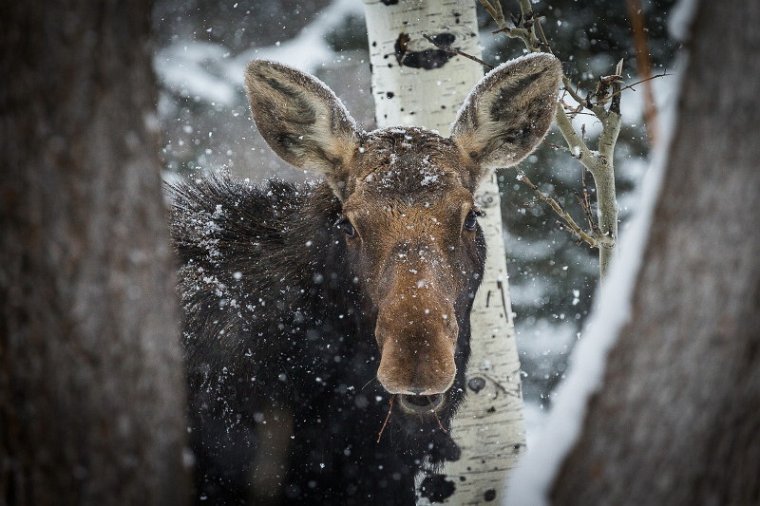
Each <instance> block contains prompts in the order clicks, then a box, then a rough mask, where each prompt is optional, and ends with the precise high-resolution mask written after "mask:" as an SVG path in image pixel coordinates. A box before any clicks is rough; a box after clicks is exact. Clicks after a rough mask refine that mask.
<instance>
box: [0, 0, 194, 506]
mask: <svg viewBox="0 0 760 506" xmlns="http://www.w3.org/2000/svg"><path fill="white" fill-rule="evenodd" d="M0 12H1V13H2V14H0V18H2V19H3V25H4V28H3V30H2V33H1V34H0V38H1V39H2V43H0V74H2V75H3V76H4V83H3V85H2V87H0V151H2V153H3V177H2V179H0V230H1V231H0V505H4V506H5V505H7V506H22V505H29V506H31V505H34V506H47V505H51V506H52V505H56V506H58V505H74V504H76V505H98V506H100V505H137V504H141V505H142V504H146V505H164V504H172V505H174V504H177V505H181V504H183V503H184V502H185V499H186V498H187V497H188V492H189V489H188V486H189V480H187V477H186V475H187V466H186V465H184V464H183V458H182V454H183V449H184V447H185V427H186V424H185V420H184V415H185V406H184V397H185V396H184V381H183V374H182V366H181V354H180V348H179V344H180V343H179V311H178V306H177V303H176V302H175V299H176V296H175V289H174V286H175V285H174V274H173V273H174V269H173V265H172V264H173V260H172V255H171V251H170V248H169V238H168V230H167V226H166V219H165V213H164V207H163V205H162V197H161V190H160V185H161V182H160V176H159V161H158V142H157V136H156V133H157V124H158V121H157V119H156V118H155V116H154V110H155V101H156V96H155V86H154V84H153V82H154V81H153V72H152V68H151V56H152V51H151V46H150V44H149V30H150V2H147V1H146V2H120V1H119V0H91V1H88V0H72V1H67V2H4V3H3V7H2V8H0Z"/></svg>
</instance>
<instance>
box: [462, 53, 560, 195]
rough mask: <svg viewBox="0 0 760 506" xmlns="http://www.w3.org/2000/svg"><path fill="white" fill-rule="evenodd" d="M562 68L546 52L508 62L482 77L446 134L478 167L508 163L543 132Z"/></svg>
mask: <svg viewBox="0 0 760 506" xmlns="http://www.w3.org/2000/svg"><path fill="white" fill-rule="evenodd" d="M561 77H562V66H561V65H560V62H559V60H558V59H557V58H555V57H554V56H552V55H550V54H548V53H534V54H530V55H527V56H523V57H522V58H518V59H516V60H512V61H509V62H506V63H504V64H503V65H501V66H499V67H497V68H496V69H494V70H493V71H491V72H490V73H489V74H488V75H486V76H485V77H484V78H483V79H482V80H481V81H480V82H479V83H478V84H477V85H476V86H475V88H474V89H473V91H472V92H471V93H470V96H469V97H468V98H467V100H466V101H465V103H464V105H463V106H462V108H461V109H460V110H459V114H458V115H457V119H456V120H455V121H454V125H453V126H452V128H451V138H452V139H453V140H454V142H455V143H456V144H457V146H458V147H459V149H460V151H461V153H462V156H463V157H464V158H465V160H468V161H471V162H474V165H475V166H477V167H478V169H477V170H479V171H480V173H478V174H473V176H474V179H475V180H474V181H473V183H474V184H477V181H478V180H479V178H480V176H482V172H483V169H487V168H496V167H509V166H511V165H515V164H516V163H518V162H519V161H520V160H522V159H523V158H525V157H526V156H528V155H529V154H530V153H531V152H532V151H533V150H534V149H535V148H536V146H538V144H539V143H540V142H541V140H542V139H543V138H544V136H545V135H546V132H547V130H549V126H550V125H551V122H552V118H553V117H554V112H555V108H556V106H557V89H558V87H559V82H560V78H561Z"/></svg>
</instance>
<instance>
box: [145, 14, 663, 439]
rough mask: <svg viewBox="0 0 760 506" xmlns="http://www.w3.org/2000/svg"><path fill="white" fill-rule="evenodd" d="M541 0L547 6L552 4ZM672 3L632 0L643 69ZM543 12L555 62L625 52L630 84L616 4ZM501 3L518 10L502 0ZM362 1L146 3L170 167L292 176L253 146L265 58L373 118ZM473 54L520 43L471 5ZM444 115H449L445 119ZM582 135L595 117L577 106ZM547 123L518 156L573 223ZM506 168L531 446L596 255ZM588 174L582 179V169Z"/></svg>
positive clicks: (632, 133)
mask: <svg viewBox="0 0 760 506" xmlns="http://www.w3.org/2000/svg"><path fill="white" fill-rule="evenodd" d="M549 4H551V5H549ZM672 4H673V2H672V1H665V0H663V1H650V2H647V1H642V5H643V8H644V15H645V18H646V23H647V28H648V33H647V34H648V37H649V47H650V53H651V57H652V60H653V64H654V69H653V72H654V73H660V72H661V71H662V70H665V69H668V70H669V69H670V68H671V66H672V65H673V60H674V55H675V54H676V53H677V49H678V44H677V42H676V41H674V40H672V39H671V38H670V37H669V35H668V31H667V23H666V20H667V17H668V14H669V11H670V10H671V8H672ZM534 8H535V10H536V12H538V13H540V14H543V15H545V16H546V21H545V22H544V30H545V32H546V34H547V36H548V38H549V40H550V42H551V44H552V48H553V49H554V52H555V53H556V54H557V55H558V56H559V57H560V58H561V59H562V61H563V62H564V63H565V71H566V72H567V74H568V75H569V76H570V77H571V78H572V79H573V80H574V81H575V82H576V84H580V85H582V86H583V85H585V86H587V87H591V88H593V86H594V78H595V77H598V76H600V75H608V74H611V73H612V68H613V66H614V63H615V62H616V61H617V60H618V59H620V58H624V59H625V68H626V72H625V78H626V80H627V81H628V82H635V81H637V80H638V79H639V77H638V76H637V75H636V73H635V68H636V63H635V58H634V50H633V41H632V37H631V30H630V22H629V20H628V19H627V12H626V7H625V2H622V1H620V2H609V1H607V0H588V1H583V2H576V1H573V0H553V1H551V2H542V1H539V2H534ZM504 9H505V12H509V11H510V10H511V11H513V12H516V11H517V4H516V2H505V3H504ZM363 16H364V13H363V5H362V2H361V1H360V0H334V1H329V0H313V1H307V2H298V1H291V0H277V1H276V0H272V1H267V2H261V1H248V2H246V1H235V0H229V1H228V0H224V1H217V0H157V1H156V6H155V11H154V24H155V33H156V34H157V36H158V41H157V42H158V50H157V52H156V54H155V57H154V66H155V70H156V73H157V75H158V77H159V85H160V90H161V91H160V98H159V113H160V118H161V124H162V131H163V135H164V137H163V149H162V155H163V160H164V164H165V171H166V174H167V176H169V177H175V176H180V177H187V176H190V175H194V174H199V173H202V172H205V171H219V170H223V171H229V172H230V173H231V174H232V175H233V176H234V177H239V178H248V179H250V180H251V181H254V182H256V181H262V180H264V179H267V178H271V177H276V178H280V179H285V180H290V181H299V180H303V179H304V178H306V177H308V175H306V174H303V173H301V172H298V171H296V170H295V169H293V168H290V167H288V166H287V165H286V164H285V163H284V162H281V161H280V160H279V159H278V158H276V157H275V156H274V154H273V153H272V152H271V151H270V150H269V148H268V147H266V145H265V144H264V141H263V140H262V139H261V137H260V136H259V134H258V132H257V131H256V127H255V125H254V124H253V122H252V121H251V119H250V114H249V110H248V104H247V101H246V99H245V95H244V93H243V86H242V82H243V69H244V67H245V65H246V64H247V63H248V61H250V60H252V59H254V58H268V59H273V60H277V61H281V62H283V63H286V64H288V65H291V66H295V67H298V68H300V69H302V70H305V71H308V72H311V73H313V74H315V75H316V76H318V77H319V78H320V79H322V80H323V81H325V82H326V83H327V84H328V85H329V86H330V87H332V88H333V90H334V91H335V92H336V94H337V95H338V96H339V97H340V98H341V99H342V100H343V101H344V103H345V104H346V106H347V107H348V109H349V110H350V111H351V113H352V115H353V116H354V117H355V118H356V119H357V121H358V122H359V123H360V124H361V125H362V126H363V127H364V128H365V129H368V130H370V129H372V128H374V125H375V122H374V117H373V110H374V105H373V103H372V97H371V94H370V73H369V63H368V62H369V56H368V51H367V38H366V31H365V26H364V17H363ZM479 19H480V25H481V26H480V28H481V43H482V44H483V45H484V59H485V60H486V61H488V62H491V63H498V62H500V61H504V60H506V59H509V58H512V57H515V56H519V55H521V54H522V46H521V45H520V44H519V43H518V42H517V41H510V40H508V39H506V38H505V37H503V36H495V35H493V34H492V33H491V32H492V31H493V30H494V29H495V27H494V25H493V24H492V23H491V22H490V20H489V18H488V16H487V14H485V13H482V12H481V13H480V16H479ZM653 84H654V86H655V96H656V99H657V102H658V103H659V104H660V106H666V105H667V104H669V103H670V102H671V101H672V100H673V89H674V84H675V79H674V78H672V77H671V78H669V77H665V78H662V79H657V80H655V81H654V83H653ZM639 90H640V86H636V87H635V90H628V91H626V92H625V93H624V95H623V100H622V114H623V129H622V132H621V135H620V140H619V142H618V145H617V151H616V167H617V185H618V192H619V193H618V194H619V205H620V208H621V219H622V225H621V231H622V234H623V235H624V234H625V231H626V225H627V223H629V221H630V220H631V217H632V215H633V214H635V212H636V206H635V202H638V190H639V188H640V184H641V181H642V177H643V176H644V173H645V172H646V170H647V167H648V162H647V157H648V152H647V145H646V135H645V133H644V129H643V126H642V119H641V110H642V103H641V102H642V97H641V93H640V92H639ZM452 120H453V118H452ZM575 122H576V124H578V125H579V128H580V124H584V125H585V127H584V129H585V132H586V136H587V137H588V138H591V139H593V137H594V136H596V135H597V134H598V132H599V124H598V122H596V121H595V120H594V119H593V118H592V117H590V116H578V117H577V118H576V120H575ZM563 145H564V141H563V140H562V138H561V136H560V135H559V133H558V132H556V131H555V132H552V133H551V134H550V136H549V137H548V138H547V141H546V142H545V143H544V145H543V147H542V148H541V149H540V150H539V151H538V152H536V153H535V154H534V155H532V156H530V157H529V158H528V159H527V160H526V161H525V162H523V163H522V164H521V165H520V167H519V168H520V169H522V170H524V171H525V172H526V173H527V174H528V176H529V177H530V178H531V179H532V180H533V181H534V182H537V183H540V184H541V186H542V189H543V190H544V191H546V192H550V193H552V194H554V196H555V198H557V200H558V201H559V202H560V203H562V205H563V206H565V208H566V209H568V210H570V211H571V212H572V214H574V216H575V218H576V220H577V221H578V222H579V223H582V222H583V221H584V218H583V216H582V213H581V210H580V207H579V206H578V205H577V195H578V194H579V192H580V175H581V167H580V165H579V164H578V163H577V162H576V161H575V160H573V159H572V158H571V157H570V156H569V155H568V153H566V152H565V151H564V150H562V149H558V148H557V146H563ZM515 175H516V171H515V170H514V169H512V170H509V171H504V172H503V173H502V174H501V175H500V185H501V189H502V191H503V196H502V201H503V218H504V223H505V231H504V240H505V245H506V249H507V257H508V258H507V260H508V269H509V274H510V283H511V285H510V289H511V296H512V304H513V310H514V312H515V314H516V316H515V323H516V328H517V335H518V346H519V350H520V359H521V362H522V369H523V382H524V394H525V400H526V403H527V405H526V418H527V423H528V430H529V433H528V444H529V447H530V446H532V443H533V441H534V440H535V438H536V437H538V434H539V433H540V429H541V427H542V424H543V421H544V419H545V413H546V412H547V411H548V410H549V409H550V408H551V405H552V399H553V392H555V389H556V387H557V385H558V384H559V383H560V382H561V381H562V379H563V378H564V373H565V369H566V367H567V357H568V353H569V352H570V350H572V349H573V347H574V345H575V344H576V342H578V340H579V339H581V338H582V337H583V336H582V335H581V329H582V328H583V327H582V326H583V323H584V321H585V319H586V317H587V315H588V313H589V310H590V307H591V297H592V295H593V294H594V290H595V287H596V282H597V261H596V254H595V252H592V251H589V250H588V249H587V248H586V247H585V246H584V245H579V244H578V243H576V241H574V240H573V239H572V237H570V235H569V234H568V233H567V232H565V231H564V230H561V228H560V227H559V226H558V225H557V221H556V219H555V217H554V215H553V214H552V213H551V211H549V210H547V209H546V208H545V207H543V206H541V205H540V204H538V203H536V202H535V201H534V199H533V196H532V194H531V193H530V192H529V191H526V190H525V189H524V187H523V186H521V185H519V184H518V182H517V181H516V179H515ZM588 179H589V181H590V178H588Z"/></svg>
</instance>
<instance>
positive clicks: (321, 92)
mask: <svg viewBox="0 0 760 506" xmlns="http://www.w3.org/2000/svg"><path fill="white" fill-rule="evenodd" d="M245 88H246V92H247V95H248V101H249V102H250V104H251V111H252V113H253V119H254V121H255V122H256V126H257V127H258V129H259V132H260V133H261V135H262V136H263V137H264V140H265V141H266V142H267V144H269V146H270V147H271V148H272V149H273V150H274V151H275V153H277V154H278V155H279V156H280V157H281V158H282V159H283V160H285V161H286V162H288V163H290V164H292V165H294V166H296V167H298V168H302V169H307V170H315V171H317V172H320V173H323V174H325V175H326V176H327V179H328V182H329V183H330V185H331V186H332V187H333V189H334V190H335V191H336V193H339V191H340V189H341V188H342V187H343V186H344V184H345V180H346V178H347V171H348V167H349V165H350V163H351V160H352V158H353V156H354V153H355V151H356V148H357V146H358V135H357V130H356V125H355V122H354V120H353V118H351V115H350V114H349V113H348V111H347V110H346V108H345V107H344V106H343V104H342V103H341V101H340V100H339V99H338V97H336V96H335V94H334V93H333V92H332V90H330V88H328V87H327V85H325V84H324V83H322V82H321V81H320V80H318V79H317V78H315V77H313V76H310V75H308V74H305V73H303V72H301V71H299V70H296V69H293V68H290V67H287V66H285V65H282V64H279V63H275V62H271V61H266V60H254V61H252V62H251V63H249V64H248V68H247V69H246V73H245Z"/></svg>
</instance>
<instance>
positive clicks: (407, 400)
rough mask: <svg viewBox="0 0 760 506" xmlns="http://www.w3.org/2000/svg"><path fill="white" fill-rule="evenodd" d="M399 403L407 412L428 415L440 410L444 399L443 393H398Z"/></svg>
mask: <svg viewBox="0 0 760 506" xmlns="http://www.w3.org/2000/svg"><path fill="white" fill-rule="evenodd" d="M398 397H399V405H400V406H401V409H403V410H404V411H406V412H407V413H413V414H415V415H429V414H432V413H435V412H437V411H438V410H440V409H441V408H442V407H443V405H444V403H445V401H446V396H445V395H444V394H435V395H399V396H398Z"/></svg>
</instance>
